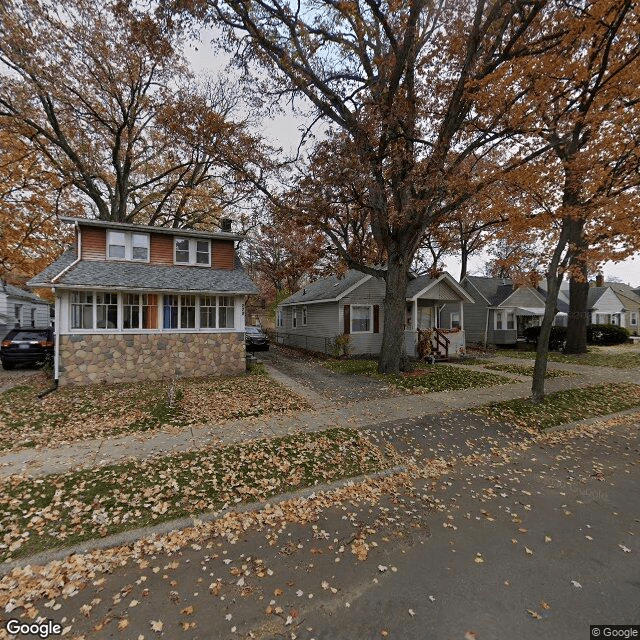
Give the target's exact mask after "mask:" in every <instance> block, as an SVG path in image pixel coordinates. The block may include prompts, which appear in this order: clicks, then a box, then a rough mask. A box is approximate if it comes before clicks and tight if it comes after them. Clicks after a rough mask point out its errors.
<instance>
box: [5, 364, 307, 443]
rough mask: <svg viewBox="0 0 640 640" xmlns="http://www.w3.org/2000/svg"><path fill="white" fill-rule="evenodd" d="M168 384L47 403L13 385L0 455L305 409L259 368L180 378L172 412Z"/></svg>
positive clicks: (72, 393)
mask: <svg viewBox="0 0 640 640" xmlns="http://www.w3.org/2000/svg"><path fill="white" fill-rule="evenodd" d="M169 386H170V382H168V381H167V382H164V383H160V382H144V383H132V384H117V385H99V384H95V385H89V386H83V387H62V388H60V389H58V390H57V391H55V392H53V393H50V394H49V395H47V396H45V397H44V398H42V399H38V397H37V394H38V392H39V391H41V390H42V387H39V386H35V385H30V384H24V385H21V386H18V387H14V388H13V389H10V390H8V391H5V392H4V393H1V394H0V423H2V425H3V426H2V428H1V429H0V450H3V449H4V450H7V449H14V448H19V447H34V446H56V445H59V444H63V443H66V442H73V441H75V440H82V439H86V438H100V437H108V436H115V435H119V434H123V433H130V432H133V431H147V430H150V429H159V428H162V427H167V426H175V427H184V426H188V425H194V424H207V423H220V422H224V421H226V420H232V419H236V418H243V417H247V416H259V415H265V414H271V413H282V412H287V411H297V410H300V409H306V408H308V405H307V403H306V402H305V401H304V400H303V399H302V398H300V397H298V396H296V395H295V394H294V393H292V392H291V391H290V390H289V389H285V388H284V387H282V386H280V385H279V384H277V383H276V382H274V381H273V380H271V379H270V378H269V377H268V376H267V375H265V374H263V373H262V372H261V371H260V370H258V371H257V372H256V373H255V374H252V375H241V376H229V377H223V378H221V377H210V378H191V379H183V380H178V381H177V383H176V389H175V394H174V402H173V405H172V406H170V403H169Z"/></svg>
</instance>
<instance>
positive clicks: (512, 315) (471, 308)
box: [441, 276, 569, 345]
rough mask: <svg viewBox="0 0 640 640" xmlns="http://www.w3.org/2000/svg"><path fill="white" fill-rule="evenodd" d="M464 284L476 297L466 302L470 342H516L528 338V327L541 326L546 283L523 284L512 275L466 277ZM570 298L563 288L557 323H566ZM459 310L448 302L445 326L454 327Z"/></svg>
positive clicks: (498, 343)
mask: <svg viewBox="0 0 640 640" xmlns="http://www.w3.org/2000/svg"><path fill="white" fill-rule="evenodd" d="M460 286H461V287H462V288H463V289H464V290H465V291H466V292H467V293H468V294H469V295H470V296H473V299H474V302H473V303H465V305H464V315H465V322H466V335H467V342H477V343H482V344H485V345H486V344H495V345H507V344H516V343H517V342H518V340H522V339H524V331H525V329H526V328H527V327H531V326H539V325H540V324H541V323H542V318H543V317H544V307H545V302H546V299H547V292H546V289H545V288H544V287H543V286H538V287H523V286H521V287H519V286H517V285H514V283H513V282H512V281H511V280H510V279H509V278H488V277H484V276H465V277H464V278H463V279H462V281H461V282H460ZM568 313H569V300H568V298H567V296H566V294H565V292H563V291H560V293H559V295H558V302H557V305H556V316H555V318H554V324H555V325H561V326H566V324H567V317H568ZM457 314H458V310H457V309H456V308H455V307H454V308H452V307H449V305H447V306H446V307H445V308H444V311H443V314H442V318H441V321H442V325H443V326H445V327H446V326H449V327H451V326H454V325H455V323H456V321H457Z"/></svg>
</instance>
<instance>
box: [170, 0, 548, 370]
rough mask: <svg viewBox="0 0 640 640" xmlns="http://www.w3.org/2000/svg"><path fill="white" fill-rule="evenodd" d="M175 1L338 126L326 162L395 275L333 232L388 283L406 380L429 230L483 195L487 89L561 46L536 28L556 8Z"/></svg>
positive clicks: (523, 0)
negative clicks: (412, 302) (407, 347)
mask: <svg viewBox="0 0 640 640" xmlns="http://www.w3.org/2000/svg"><path fill="white" fill-rule="evenodd" d="M164 4H165V5H169V6H170V7H176V6H178V7H182V8H186V9H187V10H188V11H190V12H191V13H192V14H193V15H194V16H196V17H197V18H204V19H205V20H211V21H215V22H216V23H217V24H218V25H223V26H226V27H227V35H228V37H229V43H230V46H231V48H232V49H233V50H234V51H235V52H237V53H238V56H239V57H240V58H241V62H247V60H246V59H242V58H243V56H249V57H250V58H251V61H254V62H257V63H258V64H261V65H263V67H264V69H265V70H266V75H268V76H269V83H270V87H269V88H270V90H271V92H272V93H276V94H278V95H279V96H280V97H285V96H303V97H304V98H305V99H306V100H307V101H308V103H309V104H311V105H312V106H313V107H314V109H315V110H316V112H317V116H318V118H321V119H324V120H325V121H327V122H330V123H331V124H332V126H334V127H335V129H336V131H335V132H334V134H333V135H332V140H333V147H332V148H330V149H328V153H327V157H329V154H331V153H333V156H334V158H335V163H334V166H335V167H336V170H341V168H344V169H345V170H346V171H350V172H351V173H352V179H351V180H352V182H354V183H356V182H357V179H356V176H357V174H360V176H361V179H360V182H362V183H364V184H365V189H364V190H362V191H360V192H359V193H358V194H357V200H358V202H357V209H356V208H355V207H354V208H353V210H352V211H350V212H349V214H350V217H352V218H354V217H355V218H360V219H362V220H363V221H364V227H365V229H366V231H367V233H370V234H371V236H372V238H373V243H372V245H371V246H372V247H373V249H374V252H377V253H379V254H380V255H381V257H383V258H384V262H385V266H384V268H382V267H381V266H379V265H378V266H376V265H375V264H371V261H370V260H369V258H370V255H369V252H366V258H367V259H365V260H361V259H358V258H355V257H354V256H353V254H352V252H351V251H350V247H349V246H345V243H344V241H343V239H341V238H340V237H339V235H338V234H337V233H336V232H335V231H332V232H331V234H328V235H329V237H330V238H331V239H332V242H333V244H334V247H335V248H336V250H337V251H338V252H339V253H340V255H341V256H342V258H343V260H344V261H345V262H346V264H347V265H349V266H351V267H357V268H358V269H360V270H362V271H364V272H365V273H369V274H371V275H374V276H376V277H381V278H384V280H385V282H386V296H385V302H384V318H385V322H384V330H383V338H382V348H381V353H380V359H379V362H378V369H379V371H381V372H397V371H398V370H399V366H400V358H401V354H402V350H403V346H404V315H405V292H406V288H407V282H408V277H409V270H410V267H411V263H412V261H413V258H414V256H415V253H416V251H417V249H418V247H419V246H420V243H421V241H422V238H423V234H424V232H425V230H426V229H427V227H429V225H431V224H433V223H434V222H437V221H439V220H441V219H444V218H446V217H447V215H448V214H449V213H450V212H451V211H454V210H455V209H456V208H457V207H458V206H459V205H460V204H461V202H463V201H464V200H465V199H466V198H468V197H470V191H471V192H473V191H474V190H477V189H478V188H480V185H477V184H476V185H473V187H472V188H471V189H468V188H467V185H466V184H464V183H463V181H462V180H461V179H460V171H459V169H460V167H461V165H462V164H463V163H465V162H466V161H467V160H468V159H470V158H473V157H474V156H475V155H476V154H481V153H482V150H483V149H486V148H488V147H490V145H491V143H492V142H495V141H496V140H497V139H499V138H500V135H501V132H499V131H496V130H495V129H494V130H489V129H480V128H477V127H473V126H472V122H473V121H474V119H475V118H476V116H477V112H476V110H475V97H474V96H475V93H476V91H477V88H478V86H479V85H482V84H483V83H485V82H488V81H489V79H490V78H491V77H492V76H493V75H494V74H496V73H498V72H499V69H500V68H501V66H502V65H503V64H505V63H507V62H509V61H511V60H513V59H514V58H518V57H524V56H527V55H528V54H529V53H535V54H536V55H537V54H538V53H540V51H544V50H545V49H546V48H547V47H549V46H553V42H554V37H555V34H554V33H553V32H551V33H548V32H545V33H544V34H543V36H542V37H539V29H537V28H536V24H537V22H538V19H539V15H540V11H541V10H542V8H543V7H544V6H545V5H546V4H547V0H491V1H485V0H474V1H471V2H453V1H451V2H446V1H444V0H443V1H441V2H433V3H429V2H424V0H408V1H407V2H404V3H399V2H396V1H395V0H386V1H384V2H378V1H377V0H365V1H364V2H357V1H352V0H349V1H347V2H337V3H336V2H333V1H330V0H320V2H313V3H311V2H309V3H300V4H298V5H295V4H293V5H290V4H288V3H281V2H278V1H276V0H257V1H256V2H251V3H246V2H244V1H243V0H166V2H165V3H164ZM532 32H536V34H538V35H536V37H535V38H534V39H531V38H530V37H529V34H530V33H532ZM238 45H239V46H238ZM244 68H246V67H244ZM263 82H264V76H263ZM495 106H496V107H497V108H499V109H504V110H508V109H509V108H510V105H509V103H508V102H507V101H502V100H500V101H496V105H495ZM451 194H455V195H454V196H453V197H451ZM325 233H326V231H325Z"/></svg>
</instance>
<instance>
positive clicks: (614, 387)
mask: <svg viewBox="0 0 640 640" xmlns="http://www.w3.org/2000/svg"><path fill="white" fill-rule="evenodd" d="M634 407H640V386H638V385H635V384H603V385H596V386H592V387H584V388H580V389H568V390H566V391H557V392H555V393H550V394H549V395H548V396H546V397H545V398H544V400H543V401H542V402H541V403H540V404H537V405H535V404H532V403H531V401H530V400H529V399H528V398H526V399H525V398H518V399H516V400H507V401H505V402H498V403H493V404H489V405H485V406H483V407H477V408H475V409H472V412H473V413H476V414H480V415H485V416H488V417H491V418H495V419H496V420H500V422H504V423H509V424H513V425H515V426H518V427H522V428H524V429H539V430H544V429H548V428H549V427H554V426H557V425H560V424H566V423H569V422H575V421H576V420H583V419H585V418H593V417H596V416H603V415H607V414H609V413H616V412H618V411H624V410H625V409H632V408H634Z"/></svg>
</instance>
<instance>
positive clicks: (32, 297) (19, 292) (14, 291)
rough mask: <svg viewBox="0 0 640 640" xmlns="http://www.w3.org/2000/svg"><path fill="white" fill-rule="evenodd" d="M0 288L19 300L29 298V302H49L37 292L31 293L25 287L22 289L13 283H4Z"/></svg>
mask: <svg viewBox="0 0 640 640" xmlns="http://www.w3.org/2000/svg"><path fill="white" fill-rule="evenodd" d="M0 289H1V290H3V291H4V292H5V293H6V294H7V295H8V296H11V297H12V298H18V299H19V300H28V301H29V302H39V303H40V304H49V303H48V302H47V301H46V300H43V299H42V298H40V297H39V296H37V295H36V294H35V293H31V291H25V290H24V289H20V288H19V287H14V286H13V285H12V284H7V283H2V285H1V286H0Z"/></svg>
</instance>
